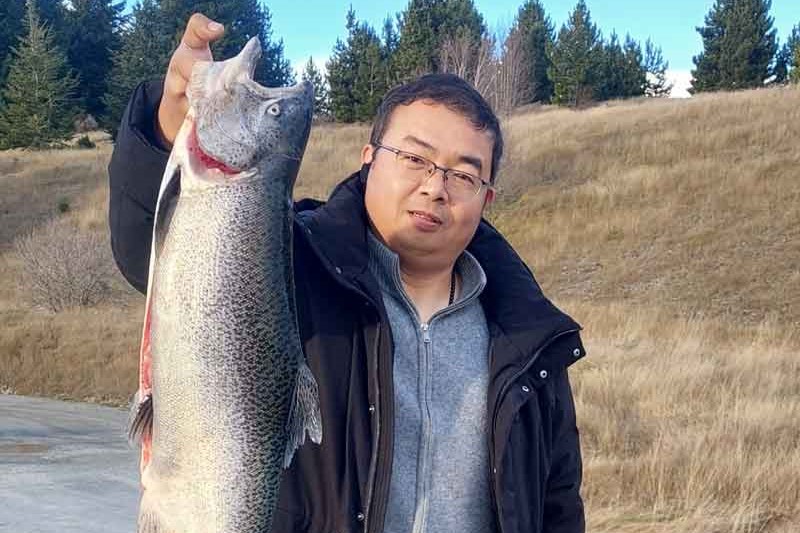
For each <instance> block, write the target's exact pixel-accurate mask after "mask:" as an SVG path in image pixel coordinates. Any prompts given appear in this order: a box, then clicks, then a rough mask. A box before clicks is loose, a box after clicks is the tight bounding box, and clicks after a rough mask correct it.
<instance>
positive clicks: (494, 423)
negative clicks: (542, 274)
mask: <svg viewBox="0 0 800 533" xmlns="http://www.w3.org/2000/svg"><path fill="white" fill-rule="evenodd" d="M577 331H580V328H575V329H568V330H564V331H559V332H558V333H556V334H555V335H553V336H552V337H549V338H548V339H547V340H546V341H545V342H544V344H542V345H541V346H540V347H539V348H538V349H537V350H536V352H534V354H533V356H531V357H530V359H528V361H527V362H526V363H525V365H524V366H523V367H522V368H521V369H520V370H519V371H517V372H516V373H515V374H514V375H513V376H511V377H510V378H509V379H508V380H507V381H506V382H505V383H503V386H502V387H500V393H499V394H498V398H497V403H495V405H494V413H493V414H492V430H491V447H490V450H491V465H492V467H491V468H492V470H491V475H492V491H491V492H492V497H493V498H494V504H495V509H497V525H498V533H503V519H502V510H501V508H500V502H499V498H498V495H497V466H496V463H495V461H496V457H495V452H496V450H495V442H494V441H495V431H496V429H497V415H498V413H499V411H500V405H502V403H503V398H504V397H505V394H506V392H508V389H509V387H511V385H512V384H513V383H514V382H515V381H517V379H519V378H520V376H522V375H523V374H524V373H525V372H527V371H528V370H529V369H530V367H531V366H533V363H535V362H536V360H537V359H538V358H539V355H540V354H541V353H542V350H544V349H545V348H547V347H548V346H550V344H552V343H553V341H555V340H556V339H557V338H559V337H561V336H563V335H566V334H568V333H575V332H577ZM490 353H491V352H490Z"/></svg>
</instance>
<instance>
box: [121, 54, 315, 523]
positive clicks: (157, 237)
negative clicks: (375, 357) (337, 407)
mask: <svg viewBox="0 0 800 533" xmlns="http://www.w3.org/2000/svg"><path fill="white" fill-rule="evenodd" d="M258 52H260V50H259V48H258V41H257V39H254V40H251V41H250V42H249V43H248V44H247V45H246V46H245V48H244V49H243V51H242V52H241V53H240V54H239V56H237V57H236V58H233V59H232V60H229V61H228V62H220V63H213V64H210V65H208V64H206V65H200V66H199V67H195V70H194V72H193V77H192V82H191V83H192V84H193V87H192V89H191V92H190V102H191V103H192V106H191V107H190V110H189V114H188V115H187V119H186V121H185V123H184V125H183V126H182V127H181V131H180V132H179V134H178V137H177V138H176V141H175V146H174V147H173V151H172V154H171V156H170V163H168V165H167V170H166V172H165V177H164V180H163V182H162V187H161V190H160V192H159V200H158V203H157V208H156V222H155V228H154V237H153V243H154V246H153V250H154V254H153V257H152V258H151V270H150V284H149V286H148V297H147V307H146V319H145V327H144V332H143V343H142V353H141V363H140V387H139V392H138V394H137V403H136V404H135V405H134V408H133V413H134V414H133V422H132V428H134V429H133V432H134V433H141V437H142V439H143V450H142V461H141V470H142V485H143V493H142V501H141V504H140V518H139V532H140V533H167V532H175V533H183V532H186V533H189V532H192V533H195V532H196V533H203V532H206V533H228V532H230V533H234V532H236V533H247V532H266V531H269V527H270V524H271V520H272V513H273V511H274V506H275V503H276V502H277V496H278V495H277V491H278V488H279V485H280V474H281V469H282V468H283V467H284V466H286V465H287V464H288V463H289V462H290V461H291V457H292V455H293V453H294V450H295V448H296V447H297V446H299V445H300V444H301V443H302V442H303V440H304V437H305V433H308V434H309V435H310V436H311V439H312V440H313V441H315V442H320V440H321V437H322V435H321V423H320V421H319V405H318V399H317V397H316V382H315V381H314V378H313V375H312V374H311V373H310V370H309V369H308V367H307V366H306V363H305V359H304V356H303V352H302V345H301V342H300V337H299V333H298V328H297V319H296V308H295V304H294V294H293V291H294V282H293V279H292V272H293V269H292V263H291V262H292V212H291V198H292V189H293V186H294V180H295V177H296V175H297V170H298V167H299V162H300V158H301V157H302V152H303V150H304V148H305V143H306V142H307V138H308V130H309V128H310V109H311V105H312V104H311V102H312V101H313V100H312V98H313V93H312V92H311V91H310V88H309V87H308V86H297V87H295V88H284V89H265V88H260V87H258V86H254V85H253V84H254V82H252V80H250V79H249V76H252V72H253V69H254V64H255V60H256V59H257V57H258ZM243 72H245V73H247V74H248V76H246V77H244V78H243V77H242V73H243ZM276 106H277V110H276ZM281 117H283V120H281ZM210 162H211V163H210ZM220 169H225V170H220ZM143 420H147V421H149V422H150V423H149V425H148V423H147V422H142V421H143Z"/></svg>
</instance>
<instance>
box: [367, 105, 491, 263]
mask: <svg viewBox="0 0 800 533" xmlns="http://www.w3.org/2000/svg"><path fill="white" fill-rule="evenodd" d="M380 143H381V144H384V145H387V146H391V147H393V148H398V149H400V150H404V151H408V152H413V153H415V154H417V155H420V156H423V157H425V158H427V159H430V160H431V161H433V162H434V163H436V164H437V165H439V166H440V167H445V168H454V169H458V170H461V171H464V172H468V173H470V174H473V175H475V176H478V177H479V178H480V179H482V180H483V181H485V182H488V181H489V178H490V175H491V164H492V148H493V144H494V139H493V137H492V134H491V133H489V132H486V131H478V130H476V129H475V127H474V126H473V125H472V124H471V123H470V122H469V120H468V119H467V118H465V117H463V116H461V115H460V114H458V113H456V112H454V111H451V110H450V109H448V108H447V107H445V106H443V105H440V104H432V103H427V102H424V101H421V100H418V101H416V102H413V103H412V104H410V105H407V106H404V105H401V106H398V107H397V108H395V110H394V111H393V112H392V115H391V117H390V119H389V125H388V127H387V128H386V131H385V132H384V135H383V138H382V139H381V140H380ZM361 161H362V163H372V165H371V167H370V172H369V177H368V178H367V186H366V193H365V202H366V208H367V213H368V214H369V217H370V220H371V221H372V224H373V226H374V229H375V230H376V231H377V233H378V235H379V236H380V237H381V238H382V239H383V241H384V242H385V243H386V244H387V245H388V246H389V248H391V249H392V250H394V251H395V252H396V253H397V254H398V255H400V258H401V259H411V260H414V261H418V260H420V259H421V260H423V261H426V262H428V263H431V264H435V263H440V264H442V265H446V264H449V263H451V262H452V261H453V260H454V259H455V258H456V257H458V255H459V254H460V253H461V252H462V251H463V250H464V249H465V248H466V246H467V244H468V243H469V241H470V240H471V239H472V236H473V235H474V234H475V230H476V229H477V227H478V223H479V222H480V220H481V215H482V213H483V208H484V206H485V205H488V204H489V203H491V202H492V200H493V199H494V191H492V190H489V189H487V188H486V187H483V188H482V189H481V191H480V193H478V194H477V195H476V196H474V197H472V198H470V199H468V200H460V199H459V200H455V199H453V198H451V197H450V195H449V194H448V192H447V190H446V189H445V184H444V176H443V175H442V171H440V170H436V171H434V173H433V175H431V176H430V177H429V178H427V179H423V180H422V181H421V182H417V181H415V180H414V179H409V178H408V171H407V170H406V169H405V168H404V167H403V166H402V165H401V164H400V163H398V162H397V161H396V159H395V154H394V153H392V152H390V151H388V150H385V149H376V148H375V147H374V146H372V145H369V144H368V145H366V146H364V148H363V149H362V151H361ZM423 176H425V174H424V173H423Z"/></svg>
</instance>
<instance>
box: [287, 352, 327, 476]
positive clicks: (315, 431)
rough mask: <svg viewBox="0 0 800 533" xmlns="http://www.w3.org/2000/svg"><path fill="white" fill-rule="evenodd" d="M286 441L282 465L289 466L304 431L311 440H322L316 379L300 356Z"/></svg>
mask: <svg viewBox="0 0 800 533" xmlns="http://www.w3.org/2000/svg"><path fill="white" fill-rule="evenodd" d="M286 432H287V436H288V439H287V442H286V453H285V454H284V457H283V467H284V468H289V465H290V464H291V463H292V458H293V457H294V452H295V450H296V449H297V448H299V447H300V446H302V445H303V443H304V442H305V440H306V432H308V436H309V437H310V438H311V440H312V441H313V442H315V443H316V444H319V443H321V442H322V416H321V415H320V410H319V391H318V390H317V380H316V379H315V378H314V374H312V373H311V369H310V368H309V367H308V364H307V363H306V360H305V357H301V358H300V364H299V366H298V369H297V381H296V383H295V386H294V395H293V397H292V405H291V407H290V409H289V418H288V420H287V422H286Z"/></svg>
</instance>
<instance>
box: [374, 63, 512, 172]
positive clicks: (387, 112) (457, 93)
mask: <svg viewBox="0 0 800 533" xmlns="http://www.w3.org/2000/svg"><path fill="white" fill-rule="evenodd" d="M418 100H425V101H430V102H435V103H437V104H442V105H444V106H445V107H447V108H448V109H450V110H452V111H454V112H456V113H459V114H460V115H462V116H464V117H465V118H467V119H469V121H470V122H471V123H472V125H473V126H475V129H477V130H486V131H488V132H490V133H491V134H492V137H493V138H494V146H493V147H492V171H491V175H490V182H491V183H494V180H495V176H496V175H497V170H498V168H499V166H500V158H501V157H502V156H503V134H502V132H501V131H500V121H499V120H498V119H497V115H495V114H494V111H493V110H492V106H490V105H489V103H488V102H487V101H486V100H485V99H484V98H483V96H481V94H480V93H479V92H478V91H477V90H476V89H475V88H474V87H472V85H470V84H469V83H467V82H466V81H465V80H464V79H463V78H461V77H459V76H456V75H455V74H426V75H424V76H420V77H419V78H417V79H416V80H413V81H411V82H408V83H406V84H404V85H399V86H397V87H395V88H393V89H392V90H390V91H389V92H388V93H386V96H384V97H383V100H382V101H381V104H380V106H379V107H378V112H377V114H376V115H375V119H374V121H373V122H372V133H371V134H370V138H369V140H370V143H372V144H375V143H379V142H381V139H382V137H383V134H384V133H385V132H386V128H387V127H388V126H389V119H390V118H391V115H392V112H393V111H394V110H395V108H396V107H397V106H399V105H410V104H412V103H413V102H416V101H418Z"/></svg>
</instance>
